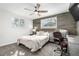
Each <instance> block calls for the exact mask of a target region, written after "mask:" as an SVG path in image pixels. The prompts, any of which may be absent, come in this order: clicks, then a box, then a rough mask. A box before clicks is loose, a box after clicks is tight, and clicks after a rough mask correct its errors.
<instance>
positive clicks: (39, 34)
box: [36, 31, 44, 36]
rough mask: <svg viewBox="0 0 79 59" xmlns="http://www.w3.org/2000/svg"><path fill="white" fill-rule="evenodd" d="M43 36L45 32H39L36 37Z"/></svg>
mask: <svg viewBox="0 0 79 59" xmlns="http://www.w3.org/2000/svg"><path fill="white" fill-rule="evenodd" d="M43 34H44V32H43V31H39V32H37V33H36V35H38V36H41V35H43Z"/></svg>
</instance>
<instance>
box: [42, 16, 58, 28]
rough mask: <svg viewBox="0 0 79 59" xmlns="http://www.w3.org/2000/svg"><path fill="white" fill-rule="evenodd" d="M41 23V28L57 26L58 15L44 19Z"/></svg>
mask: <svg viewBox="0 0 79 59" xmlns="http://www.w3.org/2000/svg"><path fill="white" fill-rule="evenodd" d="M40 23H41V29H53V28H57V17H52V18H45V19H42V20H41V22H40Z"/></svg>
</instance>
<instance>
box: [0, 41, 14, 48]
mask: <svg viewBox="0 0 79 59" xmlns="http://www.w3.org/2000/svg"><path fill="white" fill-rule="evenodd" d="M13 43H16V42H9V43H5V44H0V47H2V46H6V45H9V44H13Z"/></svg>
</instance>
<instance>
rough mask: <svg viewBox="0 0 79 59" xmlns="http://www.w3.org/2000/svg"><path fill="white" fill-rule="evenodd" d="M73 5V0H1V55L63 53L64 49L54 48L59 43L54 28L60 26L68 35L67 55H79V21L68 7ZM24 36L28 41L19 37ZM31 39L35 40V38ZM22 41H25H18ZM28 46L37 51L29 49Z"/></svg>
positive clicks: (54, 54)
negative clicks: (42, 0) (65, 0)
mask: <svg viewBox="0 0 79 59" xmlns="http://www.w3.org/2000/svg"><path fill="white" fill-rule="evenodd" d="M72 5H74V4H70V3H0V52H1V53H0V56H60V55H61V51H54V50H57V49H56V48H58V47H59V45H57V44H54V43H53V38H52V37H53V32H55V31H59V30H60V31H61V32H64V34H63V36H64V35H66V36H67V37H66V38H68V44H69V51H68V52H69V53H68V54H67V55H68V56H72V55H74V56H76V55H79V53H78V49H79V47H78V43H79V42H78V38H79V37H78V34H79V31H78V30H79V29H78V28H79V26H78V24H79V22H78V21H75V19H74V17H73V16H72V13H70V11H69V8H70V7H72ZM47 22H48V24H45V23H47ZM52 23H53V24H52ZM44 24H45V26H44ZM49 36H50V37H51V38H50V40H49ZM25 38H27V39H28V41H27V43H26V41H21V40H20V39H25ZM29 38H30V40H29ZM32 39H34V40H35V41H33V42H32ZM37 39H38V40H37ZM74 39H75V40H74ZM43 40H44V41H43ZM18 41H21V42H18ZM48 41H50V42H48ZM16 42H17V43H16ZM24 42H25V43H24ZM19 43H23V44H22V45H17V44H19ZM24 45H25V46H26V47H25V46H24ZM37 45H39V46H37ZM27 46H28V48H30V49H32V47H33V48H35V49H36V50H38V51H36V50H35V49H33V50H30V49H28V48H27ZM34 50H35V52H33V51H34Z"/></svg>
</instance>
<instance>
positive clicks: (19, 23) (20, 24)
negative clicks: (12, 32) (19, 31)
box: [13, 18, 24, 27]
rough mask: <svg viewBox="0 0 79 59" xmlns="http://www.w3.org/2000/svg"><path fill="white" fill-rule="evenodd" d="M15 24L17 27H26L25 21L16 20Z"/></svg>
mask: <svg viewBox="0 0 79 59" xmlns="http://www.w3.org/2000/svg"><path fill="white" fill-rule="evenodd" d="M13 24H14V25H15V26H16V27H23V26H24V19H19V18H14V21H13Z"/></svg>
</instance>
